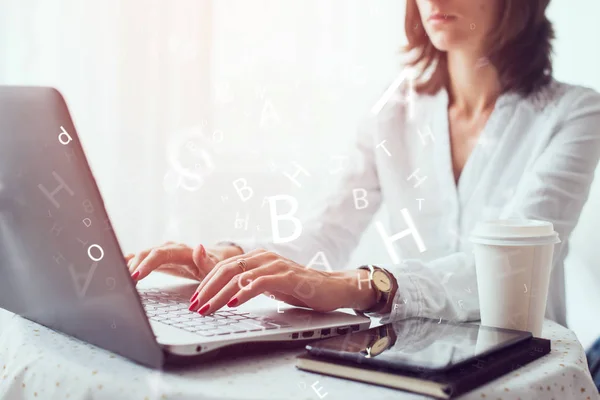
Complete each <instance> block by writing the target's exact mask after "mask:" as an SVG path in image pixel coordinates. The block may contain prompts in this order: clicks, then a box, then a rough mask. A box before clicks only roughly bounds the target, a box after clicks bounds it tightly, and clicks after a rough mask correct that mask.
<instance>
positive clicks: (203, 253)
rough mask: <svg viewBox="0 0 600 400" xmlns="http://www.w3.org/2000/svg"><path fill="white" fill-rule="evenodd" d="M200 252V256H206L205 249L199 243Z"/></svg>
mask: <svg viewBox="0 0 600 400" xmlns="http://www.w3.org/2000/svg"><path fill="white" fill-rule="evenodd" d="M200 254H201V255H202V257H205V256H206V249H205V248H204V246H202V245H200Z"/></svg>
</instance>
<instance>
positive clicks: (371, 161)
mask: <svg viewBox="0 0 600 400" xmlns="http://www.w3.org/2000/svg"><path fill="white" fill-rule="evenodd" d="M375 124H376V120H375V119H374V118H366V119H364V120H363V122H362V123H361V124H360V126H359V129H358V131H357V140H356V142H355V146H354V148H353V153H352V154H351V156H350V158H349V159H350V162H349V163H348V164H349V167H348V169H346V170H345V172H344V175H343V176H342V178H341V180H340V181H339V182H338V183H337V188H335V187H334V188H333V190H332V191H331V193H330V194H329V195H328V197H327V198H326V199H325V201H324V202H322V203H320V207H319V209H317V210H316V211H315V212H314V213H312V215H311V216H310V218H308V219H307V222H306V223H305V224H303V226H302V234H301V235H300V236H299V237H298V238H297V239H295V240H293V241H290V242H287V243H273V242H272V241H265V242H260V241H254V240H241V241H236V244H237V245H239V246H240V247H241V248H242V249H243V250H244V252H248V251H250V250H253V249H257V248H263V249H266V250H271V251H274V252H276V253H278V254H280V255H282V256H284V257H287V258H290V259H293V260H294V261H296V262H298V263H300V264H302V265H307V264H308V263H309V262H310V261H311V260H312V259H314V258H315V257H316V256H317V255H318V254H319V253H322V255H321V257H323V258H318V260H319V261H320V262H322V261H323V260H326V261H327V263H328V264H330V266H331V268H332V269H334V270H341V269H344V268H345V267H346V263H347V262H348V260H349V258H350V256H351V254H352V251H353V250H354V249H355V248H356V247H357V245H358V243H359V241H360V238H361V236H362V234H363V232H364V230H365V228H366V227H367V226H368V224H369V222H370V221H371V219H372V217H373V215H374V214H375V212H376V211H377V209H379V207H380V204H381V190H380V185H379V178H378V176H377V168H376V165H375V155H374V148H375V146H374V141H375V139H374V135H373V132H374V131H373V129H374V128H375V126H376V125H375ZM366 194H368V196H367V197H365V195H366ZM315 265H318V263H317V262H316V261H315Z"/></svg>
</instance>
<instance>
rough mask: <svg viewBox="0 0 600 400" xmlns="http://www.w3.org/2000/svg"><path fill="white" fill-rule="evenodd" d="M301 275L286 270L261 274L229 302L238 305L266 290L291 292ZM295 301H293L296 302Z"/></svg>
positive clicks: (233, 305) (230, 305)
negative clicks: (272, 273)
mask: <svg viewBox="0 0 600 400" xmlns="http://www.w3.org/2000/svg"><path fill="white" fill-rule="evenodd" d="M299 279H300V278H299V275H297V274H295V273H294V272H293V271H286V272H283V273H279V274H276V275H268V276H260V277H258V278H256V279H255V280H254V281H253V282H252V284H251V285H248V286H246V287H244V289H242V290H239V291H238V292H237V293H236V294H235V295H234V296H233V297H232V298H231V299H230V300H229V301H228V302H227V305H228V306H229V307H237V306H240V305H242V304H244V303H245V302H247V301H248V300H250V299H252V298H254V297H256V296H258V295H259V294H262V293H264V292H266V291H277V292H283V293H285V294H288V295H289V294H291V293H292V292H293V290H294V287H295V286H296V284H297V283H298V280H299ZM294 303H295V302H293V303H291V304H294Z"/></svg>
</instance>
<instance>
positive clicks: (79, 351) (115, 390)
mask: <svg viewBox="0 0 600 400" xmlns="http://www.w3.org/2000/svg"><path fill="white" fill-rule="evenodd" d="M543 336H544V337H546V338H549V339H551V340H552V353H551V354H549V355H547V356H545V357H543V358H542V359H540V360H537V361H535V362H533V363H531V364H529V365H527V366H525V367H524V368H522V369H520V370H518V371H515V372H513V373H511V374H510V375H508V376H505V377H502V378H500V379H498V380H496V381H494V382H492V383H490V384H488V385H486V386H483V387H481V388H479V389H476V390H474V391H473V392H471V393H469V394H468V395H466V396H464V398H466V399H493V400H496V399H523V400H525V399H556V400H559V399H598V398H600V396H599V395H598V393H597V391H596V389H595V387H594V384H593V382H592V379H591V376H590V374H589V371H588V368H587V364H586V358H585V353H584V350H583V348H582V347H581V345H580V344H579V342H578V341H577V338H576V336H575V334H574V333H573V332H571V331H570V330H568V329H566V328H564V327H562V326H560V325H558V324H556V323H554V322H552V321H546V322H545V324H544V331H543ZM302 352H303V350H302V349H295V350H280V351H276V352H272V353H271V354H265V355H261V356H257V355H253V356H244V355H243V354H240V355H239V356H238V357H236V358H235V359H228V360H217V361H215V362H211V363H207V364H205V365H198V366H194V367H186V368H185V369H178V370H172V371H169V372H158V371H155V370H151V369H149V368H145V367H142V366H140V365H137V364H135V363H133V362H130V361H128V360H126V359H124V358H121V357H120V356H116V355H113V354H111V353H109V352H106V351H104V350H102V349H98V348H96V347H94V346H91V345H88V344H86V343H83V342H81V341H78V340H76V339H73V338H71V337H68V336H66V335H63V334H61V333H56V332H54V331H52V330H50V329H48V328H45V327H43V326H41V325H38V324H36V323H33V322H30V321H28V320H25V319H23V318H21V317H19V316H15V315H13V314H11V313H9V312H7V311H5V310H2V309H0V399H9V400H17V399H72V400H79V399H86V400H91V399H98V400H100V399H107V400H108V399H110V400H114V399H136V400H163V399H194V400H202V399H260V400H266V399H303V400H320V399H321V398H323V399H327V400H334V399H343V400H349V399H381V400H383V399H394V400H397V399H420V398H423V397H422V396H417V395H413V394H409V393H405V392H401V391H397V390H393V389H388V388H383V387H377V386H371V385H367V384H363V383H359V382H353V381H347V380H343V379H338V378H333V377H328V376H321V375H318V374H313V373H308V372H303V371H300V370H297V369H296V368H295V367H294V358H295V356H296V355H298V354H301V353H302Z"/></svg>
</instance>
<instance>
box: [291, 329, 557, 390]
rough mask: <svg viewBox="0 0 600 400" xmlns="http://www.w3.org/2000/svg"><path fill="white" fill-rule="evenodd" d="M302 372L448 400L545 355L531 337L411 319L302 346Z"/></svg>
mask: <svg viewBox="0 0 600 400" xmlns="http://www.w3.org/2000/svg"><path fill="white" fill-rule="evenodd" d="M306 348H307V350H308V353H307V354H305V355H302V356H299V357H298V358H297V360H296V367H297V368H299V369H302V370H306V371H311V372H317V373H320V374H325V375H330V376H336V377H340V378H345V379H351V380H356V381H361V382H366V383H370V384H374V385H381V386H386V387H390V388H395V389H400V390H405V391H410V392H414V393H419V394H424V395H428V396H431V397H435V398H440V399H451V398H454V397H457V396H460V395H462V394H464V393H467V392H469V391H471V390H473V389H475V388H477V387H479V386H482V385H485V384H487V383H489V382H491V381H493V380H494V379H496V378H498V377H500V376H502V375H505V374H508V373H510V372H511V371H513V370H515V369H518V368H520V367H521V366H523V365H525V364H527V363H530V362H532V361H534V360H536V359H538V358H540V357H543V356H544V355H546V354H548V353H549V352H550V341H549V340H546V339H541V338H535V337H533V336H532V335H531V333H530V332H522V331H515V330H509V329H500V328H492V327H485V326H481V325H476V324H470V323H453V322H448V321H442V320H431V319H426V318H411V319H407V320H403V321H398V322H395V323H393V324H386V325H382V326H380V327H377V328H372V329H369V330H367V331H362V332H354V333H351V334H347V335H343V336H338V337H335V338H331V339H326V340H322V341H319V342H316V343H312V344H310V345H308V346H306Z"/></svg>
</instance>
